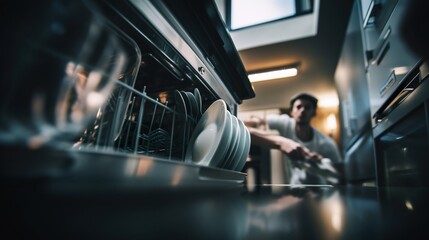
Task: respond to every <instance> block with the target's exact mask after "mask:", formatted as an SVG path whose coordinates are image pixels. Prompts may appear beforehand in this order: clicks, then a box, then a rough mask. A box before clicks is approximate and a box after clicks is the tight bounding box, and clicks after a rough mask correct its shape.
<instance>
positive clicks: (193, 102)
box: [185, 92, 198, 119]
mask: <svg viewBox="0 0 429 240" xmlns="http://www.w3.org/2000/svg"><path fill="white" fill-rule="evenodd" d="M185 94H186V96H187V97H188V99H189V103H190V104H191V109H192V115H191V116H192V118H194V119H197V116H198V106H197V100H196V99H195V96H194V94H192V93H190V92H185Z"/></svg>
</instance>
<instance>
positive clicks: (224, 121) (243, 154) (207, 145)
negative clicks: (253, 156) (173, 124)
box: [185, 99, 250, 171]
mask: <svg viewBox="0 0 429 240" xmlns="http://www.w3.org/2000/svg"><path fill="white" fill-rule="evenodd" d="M249 150H250V133H249V130H248V129H247V128H246V127H245V126H244V123H243V122H242V121H241V120H240V119H238V118H237V117H235V116H234V115H231V114H230V113H229V112H228V110H227V108H226V104H225V102H224V101H223V100H221V99H220V100H217V101H215V102H213V103H212V104H211V105H210V107H209V108H208V109H207V110H206V111H205V112H204V114H203V115H202V116H201V119H200V120H199V121H198V123H197V125H196V127H195V129H194V131H193V133H192V136H191V138H190V140H189V145H188V147H187V150H186V157H185V162H188V163H195V164H199V165H203V166H211V167H218V168H224V169H230V170H234V171H241V170H242V169H243V167H244V164H245V163H246V159H247V155H248V154H249Z"/></svg>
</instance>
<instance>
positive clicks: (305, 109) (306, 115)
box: [291, 99, 316, 124]
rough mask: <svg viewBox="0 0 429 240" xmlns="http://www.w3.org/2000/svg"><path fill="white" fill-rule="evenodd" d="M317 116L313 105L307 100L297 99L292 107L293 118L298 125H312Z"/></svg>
mask: <svg viewBox="0 0 429 240" xmlns="http://www.w3.org/2000/svg"><path fill="white" fill-rule="evenodd" d="M315 115H316V109H314V106H313V104H312V103H311V102H310V101H308V100H306V99H297V100H296V101H295V102H294V103H293V106H292V110H291V116H292V118H294V119H295V121H296V123H298V124H310V121H311V119H312V118H313V117H314V116H315Z"/></svg>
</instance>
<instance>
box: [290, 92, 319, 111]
mask: <svg viewBox="0 0 429 240" xmlns="http://www.w3.org/2000/svg"><path fill="white" fill-rule="evenodd" d="M298 99H306V100H308V101H310V102H311V103H312V104H313V106H314V109H316V108H317V101H318V100H317V98H316V97H314V96H313V95H311V94H308V93H298V94H297V95H295V96H293V97H292V98H291V99H290V107H291V109H292V107H293V104H294V103H295V101H296V100H298Z"/></svg>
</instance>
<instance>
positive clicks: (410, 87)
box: [373, 63, 429, 186]
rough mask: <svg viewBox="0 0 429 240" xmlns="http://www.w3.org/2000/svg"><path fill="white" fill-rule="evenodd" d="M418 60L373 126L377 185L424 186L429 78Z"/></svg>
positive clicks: (428, 138)
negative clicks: (416, 65) (417, 65)
mask: <svg viewBox="0 0 429 240" xmlns="http://www.w3.org/2000/svg"><path fill="white" fill-rule="evenodd" d="M427 78H428V75H427V64H426V63H422V64H421V65H419V67H417V68H416V69H414V71H411V72H410V74H408V75H407V77H406V78H405V82H406V83H407V84H404V85H403V87H402V88H400V89H398V91H397V93H396V94H395V95H394V97H393V98H392V99H391V100H390V101H388V102H386V103H385V104H384V105H383V106H384V107H383V108H382V109H383V110H382V111H380V112H379V114H378V115H377V116H378V117H379V118H377V119H376V120H377V125H376V127H375V128H374V129H373V135H374V140H375V144H376V158H377V179H378V185H380V186H428V183H429V181H428V180H429V175H428V170H429V162H428V159H429V158H428V157H429V145H428V142H429V117H428V116H429V96H428V94H427V93H428V92H429V81H428V80H427Z"/></svg>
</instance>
